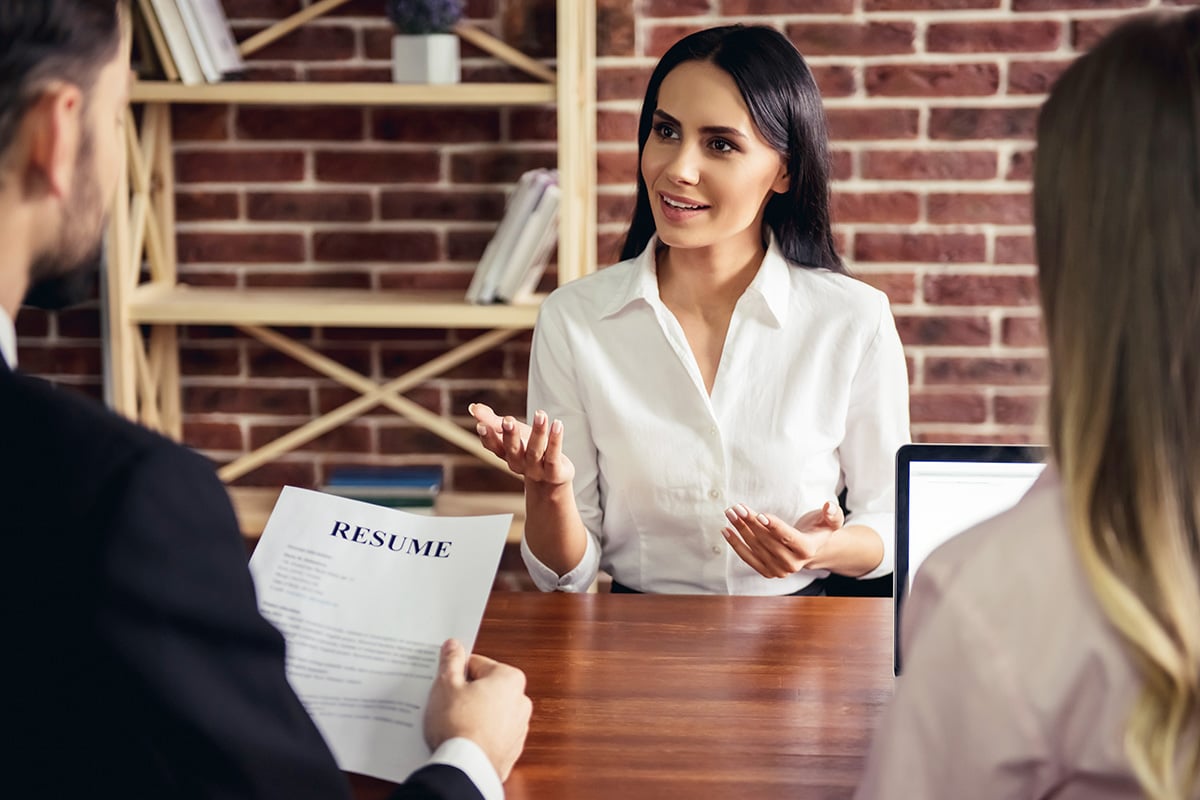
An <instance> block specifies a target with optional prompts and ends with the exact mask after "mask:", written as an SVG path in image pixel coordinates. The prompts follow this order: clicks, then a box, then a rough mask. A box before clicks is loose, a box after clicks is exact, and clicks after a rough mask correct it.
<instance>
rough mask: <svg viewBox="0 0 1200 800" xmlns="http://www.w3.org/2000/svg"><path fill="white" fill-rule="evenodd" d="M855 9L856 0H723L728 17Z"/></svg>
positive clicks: (832, 12)
mask: <svg viewBox="0 0 1200 800" xmlns="http://www.w3.org/2000/svg"><path fill="white" fill-rule="evenodd" d="M853 10H854V0H804V3H803V4H798V3H797V2H796V0H722V3H721V11H722V12H723V13H724V15H725V16H727V17H733V16H743V15H747V16H748V15H751V14H795V13H796V12H798V11H802V12H804V13H806V14H848V13H850V12H851V11H853Z"/></svg>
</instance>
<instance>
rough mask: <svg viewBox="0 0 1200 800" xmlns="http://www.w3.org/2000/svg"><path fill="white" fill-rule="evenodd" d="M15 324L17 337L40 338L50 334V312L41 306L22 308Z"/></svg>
mask: <svg viewBox="0 0 1200 800" xmlns="http://www.w3.org/2000/svg"><path fill="white" fill-rule="evenodd" d="M19 312H20V313H18V314H17V318H16V319H15V320H13V324H14V325H15V326H16V329H17V339H18V341H19V340H24V339H40V338H43V337H45V336H49V335H50V316H51V315H50V312H47V311H43V310H41V309H40V308H21V309H19Z"/></svg>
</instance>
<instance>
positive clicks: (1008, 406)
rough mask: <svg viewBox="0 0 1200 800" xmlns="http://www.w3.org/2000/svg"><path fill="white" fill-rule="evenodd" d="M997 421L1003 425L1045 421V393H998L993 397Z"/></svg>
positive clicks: (1035, 423)
mask: <svg viewBox="0 0 1200 800" xmlns="http://www.w3.org/2000/svg"><path fill="white" fill-rule="evenodd" d="M993 410H994V413H995V415H996V422H998V423H1000V424H1001V425H1038V424H1041V423H1042V422H1044V421H1045V412H1046V397H1045V395H1044V394H1020V395H1016V394H998V395H996V397H995V398H994V399H993Z"/></svg>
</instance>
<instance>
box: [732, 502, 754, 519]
mask: <svg viewBox="0 0 1200 800" xmlns="http://www.w3.org/2000/svg"><path fill="white" fill-rule="evenodd" d="M734 510H736V511H737V515H738V516H739V517H741V518H742V519H747V518H749V516H750V509H748V508H746V507H745V506H744V505H742V504H741V503H738V504H737V505H736V506H734Z"/></svg>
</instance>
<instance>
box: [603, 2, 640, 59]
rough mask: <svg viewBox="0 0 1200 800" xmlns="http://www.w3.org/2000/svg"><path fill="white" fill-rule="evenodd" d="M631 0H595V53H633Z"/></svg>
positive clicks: (607, 54)
mask: <svg viewBox="0 0 1200 800" xmlns="http://www.w3.org/2000/svg"><path fill="white" fill-rule="evenodd" d="M635 28H636V24H635V21H634V12H633V0H596V55H598V56H601V57H603V56H631V55H633V54H634V40H635V36H636V33H635Z"/></svg>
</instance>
